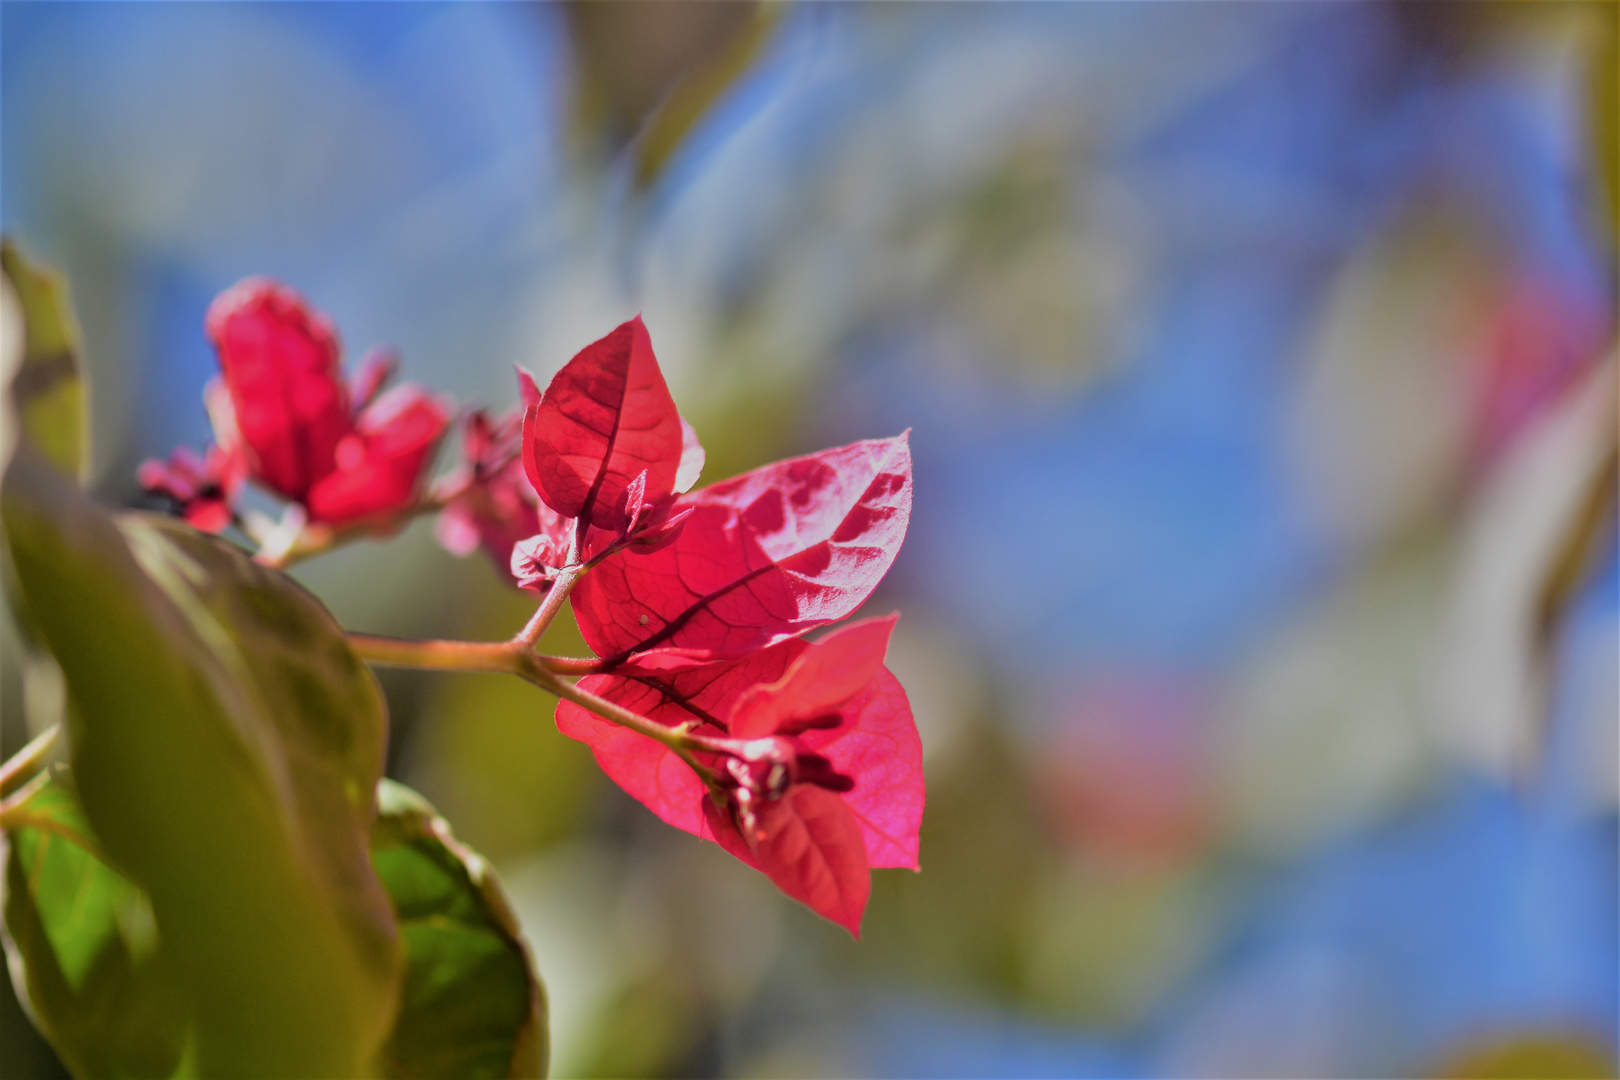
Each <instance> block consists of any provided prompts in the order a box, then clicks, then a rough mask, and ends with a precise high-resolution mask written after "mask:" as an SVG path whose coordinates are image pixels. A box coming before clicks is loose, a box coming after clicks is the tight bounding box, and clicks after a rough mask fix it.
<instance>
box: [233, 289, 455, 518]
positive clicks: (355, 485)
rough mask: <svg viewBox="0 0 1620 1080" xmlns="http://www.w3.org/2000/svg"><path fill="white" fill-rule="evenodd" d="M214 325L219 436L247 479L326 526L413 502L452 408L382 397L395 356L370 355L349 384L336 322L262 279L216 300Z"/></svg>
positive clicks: (395, 393) (418, 395) (414, 395)
mask: <svg viewBox="0 0 1620 1080" xmlns="http://www.w3.org/2000/svg"><path fill="white" fill-rule="evenodd" d="M207 329H208V336H209V338H210V339H211V340H212V341H213V343H214V347H215V349H216V351H217V352H218V354H219V363H220V370H221V372H222V378H223V391H217V390H211V391H210V393H209V395H208V405H209V415H210V416H211V417H212V418H213V421H214V431H215V438H216V439H217V440H218V442H219V444H220V446H221V447H222V448H223V449H225V450H226V452H227V453H234V454H238V455H240V458H241V460H242V461H243V463H244V467H245V469H246V471H247V473H248V475H250V476H251V477H252V478H253V479H255V480H257V481H259V482H260V483H262V484H264V485H265V486H266V487H268V488H269V489H270V490H272V491H274V492H276V493H277V494H280V495H283V496H285V497H286V498H288V499H291V500H293V501H295V502H298V503H302V504H303V505H304V506H305V508H306V509H307V510H308V512H309V517H310V519H311V520H312V521H320V522H326V523H328V524H344V523H347V522H352V521H357V520H360V519H364V518H374V517H378V516H385V515H388V514H390V513H393V512H395V511H399V510H403V509H405V508H406V507H408V506H409V505H411V504H412V503H413V502H414V501H415V499H416V497H417V493H418V490H419V487H420V484H421V480H422V475H423V473H424V471H425V470H426V469H427V467H428V465H429V464H430V463H431V461H432V457H433V451H434V449H435V448H436V447H437V445H438V440H439V438H440V437H441V436H442V435H443V433H444V430H445V428H446V427H447V426H448V424H449V410H448V408H447V407H446V406H445V404H444V403H443V402H441V401H439V400H438V399H437V398H435V397H433V396H432V395H429V394H428V393H427V392H426V391H424V390H422V389H421V388H419V387H415V386H408V385H407V386H401V387H398V388H396V389H394V390H392V391H389V392H388V393H385V394H382V396H380V397H378V396H377V395H378V393H379V392H380V391H381V390H382V387H383V385H384V383H386V382H387V380H388V379H389V378H390V377H391V376H392V375H393V373H394V371H395V369H396V368H397V366H398V360H397V358H395V357H394V355H393V354H392V353H390V352H387V351H378V352H374V353H373V354H372V355H370V356H368V357H367V358H366V360H365V361H363V362H362V363H361V365H360V368H359V370H358V371H357V372H356V375H355V380H354V384H353V386H352V387H351V386H349V385H345V383H344V382H343V379H342V371H341V369H340V367H339V359H340V356H341V348H340V346H339V343H338V338H337V334H336V332H335V331H334V330H333V329H332V325H331V323H330V322H329V321H328V320H327V319H326V317H325V316H323V315H321V314H320V313H319V312H317V311H315V310H314V309H313V308H311V307H310V306H309V305H308V304H306V303H305V302H304V300H303V298H302V297H300V296H299V295H298V294H297V293H295V292H293V291H292V290H291V289H289V288H287V287H286V286H283V285H280V284H278V283H276V282H273V281H269V280H267V279H264V278H249V279H248V280H246V281H243V282H241V283H240V284H238V285H235V286H233V287H232V288H230V289H227V290H226V291H225V292H223V293H221V294H220V295H219V296H218V297H216V298H215V300H214V302H213V304H212V305H210V306H209V309H208V317H207ZM374 398H375V400H373V399H374ZM357 413H358V415H356V414H357Z"/></svg>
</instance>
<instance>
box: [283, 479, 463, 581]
mask: <svg viewBox="0 0 1620 1080" xmlns="http://www.w3.org/2000/svg"><path fill="white" fill-rule="evenodd" d="M467 486H468V485H465V484H463V485H462V486H461V487H459V488H456V489H455V490H452V491H447V492H429V493H428V494H425V495H423V496H422V497H420V498H419V499H417V500H416V502H414V503H412V504H411V505H410V506H408V507H406V508H405V509H403V510H396V511H392V512H390V513H388V514H386V515H383V516H380V517H372V518H366V519H362V520H360V521H354V522H350V523H348V524H346V525H343V526H340V527H337V528H333V527H332V526H330V525H323V524H321V523H319V522H306V523H304V524H303V525H302V526H301V527H300V528H299V530H298V533H297V535H296V536H294V537H293V538H292V540H291V542H290V543H288V544H286V545H285V547H284V548H283V549H282V550H276V549H275V548H261V549H260V551H259V553H258V554H257V555H255V556H253V561H254V562H256V563H258V564H259V565H260V566H268V567H271V568H273V569H276V570H285V569H287V568H288V567H289V566H292V565H294V564H295V563H301V562H303V561H304V560H305V559H313V558H314V557H315V556H317V555H324V554H326V553H327V552H328V551H331V550H333V549H334V548H339V547H342V546H343V545H344V544H346V543H348V542H349V541H351V540H357V539H361V538H364V537H368V536H370V537H378V536H390V535H392V534H394V533H396V532H398V531H399V530H400V529H403V528H404V527H405V526H406V525H407V524H409V523H410V521H411V519H412V518H416V517H420V516H422V515H423V514H434V513H437V512H438V511H440V510H443V509H444V507H445V504H446V503H448V502H450V501H451V500H452V499H454V498H456V497H457V496H459V495H460V494H461V493H462V492H463V491H465V490H466V488H467Z"/></svg>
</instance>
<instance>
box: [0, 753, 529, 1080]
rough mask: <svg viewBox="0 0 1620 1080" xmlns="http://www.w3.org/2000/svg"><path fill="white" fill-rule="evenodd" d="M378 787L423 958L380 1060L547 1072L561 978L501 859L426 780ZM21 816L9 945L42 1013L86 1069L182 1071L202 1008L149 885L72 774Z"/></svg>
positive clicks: (390, 849)
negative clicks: (512, 900) (532, 932)
mask: <svg viewBox="0 0 1620 1080" xmlns="http://www.w3.org/2000/svg"><path fill="white" fill-rule="evenodd" d="M377 799H378V804H379V813H378V815H377V818H376V821H375V824H374V825H373V827H372V833H371V860H372V864H373V865H374V866H375V867H376V870H377V873H378V875H379V877H380V878H381V880H382V882H383V884H384V886H385V887H386V888H387V890H388V893H389V897H390V899H391V900H392V902H393V906H394V909H395V911H396V912H397V913H398V918H399V925H400V928H401V931H402V937H403V940H404V943H405V946H406V950H407V953H408V960H407V973H406V977H405V982H404V991H403V994H402V995H401V998H400V1002H399V1013H398V1015H397V1016H396V1017H395V1020H394V1028H393V1033H392V1034H391V1035H390V1036H389V1039H388V1042H387V1043H386V1044H385V1046H384V1047H383V1050H382V1052H381V1053H380V1054H379V1056H378V1066H377V1070H376V1071H377V1072H379V1073H381V1074H382V1075H385V1076H392V1077H401V1078H413V1080H430V1078H433V1077H454V1078H458V1080H459V1078H465V1080H479V1078H484V1077H488V1078H492V1080H496V1078H506V1077H534V1076H543V1075H545V1068H546V1057H547V1039H546V999H545V992H544V990H543V989H542V988H541V986H540V983H539V981H538V979H536V978H535V976H534V973H533V965H532V963H531V962H530V959H529V954H528V949H527V948H526V946H525V945H524V943H523V939H522V936H521V934H520V932H519V930H518V925H517V920H516V919H515V918H514V917H513V915H512V911H511V907H510V906H509V905H508V903H507V901H506V898H505V896H504V895H503V894H502V892H501V889H500V885H499V883H498V882H497V881H496V880H495V876H494V874H493V872H492V871H491V870H490V869H489V866H488V865H487V864H486V863H485V862H484V860H483V859H482V858H480V857H479V855H478V854H477V853H476V852H473V851H470V850H468V849H467V848H466V847H464V846H462V845H461V844H459V843H457V842H456V840H455V839H454V838H453V837H452V836H451V835H450V827H449V825H448V824H446V822H445V821H444V819H443V818H441V817H439V815H438V814H437V813H436V812H435V811H434V809H433V807H432V806H430V805H429V804H428V803H427V802H426V801H425V800H424V799H423V798H422V797H421V796H420V795H418V794H416V793H415V792H414V791H412V790H410V789H409V788H407V787H405V786H403V785H401V784H397V783H394V782H393V781H391V780H383V781H382V782H381V783H380V784H379V785H378V788H377ZM7 820H8V826H9V827H8V830H7V836H8V841H9V851H8V855H7V858H6V868H5V873H6V912H5V914H6V920H5V927H6V931H7V939H6V948H7V951H8V952H9V953H10V954H11V955H12V958H13V959H12V966H13V970H14V971H15V972H16V973H17V977H18V979H19V982H20V987H19V988H20V989H21V990H23V991H24V993H23V994H22V995H20V996H21V997H22V998H23V1000H24V1001H25V1003H26V1004H27V1005H28V1006H29V1007H30V1009H31V1011H32V1013H33V1018H34V1021H35V1024H36V1025H37V1026H38V1027H39V1028H40V1030H42V1031H43V1032H44V1033H45V1034H46V1035H47V1036H48V1037H49V1038H50V1040H51V1043H52V1045H53V1046H55V1047H56V1050H57V1053H58V1054H60V1055H61V1057H62V1059H63V1060H64V1061H65V1062H66V1063H67V1064H68V1066H69V1068H71V1069H72V1070H73V1072H74V1074H75V1075H79V1076H141V1077H167V1076H174V1075H176V1074H177V1072H179V1071H181V1070H182V1062H183V1061H184V1051H185V1048H186V1040H187V1037H188V1034H189V1032H190V1030H191V1026H192V1016H191V1010H190V1008H189V1007H188V1005H187V1003H186V1000H185V997H184V994H183V989H182V987H181V985H180V983H179V982H178V980H177V978H176V975H175V972H174V970H173V968H172V964H171V962H170V961H169V959H168V956H167V954H166V953H165V951H164V949H162V948H161V947H160V946H161V942H160V940H159V936H158V930H157V926H156V924H155V922H154V920H153V913H152V907H151V903H150V901H149V900H148V899H147V896H146V893H145V892H143V891H142V890H141V889H140V887H139V886H137V885H135V884H134V883H133V882H131V881H130V880H129V879H128V878H127V877H125V876H124V875H122V874H120V873H119V872H118V871H117V870H114V869H112V868H111V867H110V866H109V865H108V864H107V861H106V858H107V857H106V856H105V855H103V854H101V852H100V850H99V846H98V843H97V841H96V839H95V837H94V833H93V832H92V830H91V827H90V822H89V821H88V820H87V819H86V818H85V816H84V812H83V810H81V809H80V807H79V802H78V799H77V797H76V795H75V794H74V790H73V786H72V784H71V782H70V780H69V774H68V773H67V772H66V771H63V772H61V773H59V774H58V775H57V776H55V777H52V778H50V779H48V780H46V781H45V782H44V783H43V784H42V786H40V787H39V788H38V789H36V790H34V791H32V792H31V793H30V794H28V795H27V796H26V797H25V798H24V799H23V800H22V801H21V803H20V805H18V806H17V807H16V808H15V809H12V810H8V812H7ZM186 1071H189V1070H186Z"/></svg>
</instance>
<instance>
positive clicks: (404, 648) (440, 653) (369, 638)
mask: <svg viewBox="0 0 1620 1080" xmlns="http://www.w3.org/2000/svg"><path fill="white" fill-rule="evenodd" d="M348 639H349V647H350V648H352V649H353V650H354V651H355V654H356V655H358V656H359V657H360V658H361V659H362V660H369V661H371V662H372V663H374V664H382V665H384V666H386V667H412V668H431V669H433V670H436V671H505V672H509V673H511V674H514V675H515V674H517V673H518V671H519V668H521V667H522V660H521V653H520V651H519V650H518V649H516V648H513V646H512V643H511V642H509V641H412V640H410V639H408V638H395V637H382V636H380V635H376V634H349V635H348Z"/></svg>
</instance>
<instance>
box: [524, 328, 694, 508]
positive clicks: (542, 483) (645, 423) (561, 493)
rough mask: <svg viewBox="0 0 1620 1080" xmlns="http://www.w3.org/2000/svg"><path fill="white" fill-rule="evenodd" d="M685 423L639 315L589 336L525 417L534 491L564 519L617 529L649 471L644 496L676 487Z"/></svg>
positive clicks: (652, 496)
mask: <svg viewBox="0 0 1620 1080" xmlns="http://www.w3.org/2000/svg"><path fill="white" fill-rule="evenodd" d="M683 440H684V430H683V427H682V424H681V417H680V414H679V413H678V412H676V410H675V402H674V401H673V400H672V399H671V398H670V396H669V388H668V387H667V386H665V385H664V375H663V372H661V371H659V370H658V361H657V359H656V358H655V357H654V356H653V350H652V341H651V339H650V338H649V337H648V336H647V328H646V326H644V325H643V324H642V321H641V316H639V315H638V316H636V317H635V318H633V319H631V320H630V321H629V322H627V323H624V324H622V325H620V326H619V327H618V328H617V329H615V330H614V331H613V332H612V333H610V334H608V335H607V336H606V337H604V338H602V339H601V340H599V341H595V342H592V343H591V344H589V345H587V346H585V348H583V349H581V350H580V351H579V353H578V354H577V355H576V356H575V357H574V358H573V359H572V360H570V361H568V363H567V364H565V365H563V368H562V370H561V371H559V372H557V374H556V375H554V376H553V377H552V379H551V383H550V385H549V386H547V387H546V390H545V393H544V395H542V396H541V399H540V401H539V403H538V404H537V405H536V406H535V407H534V408H532V409H530V410H528V412H527V415H526V416H525V418H524V424H523V463H524V466H525V468H526V469H527V470H528V474H529V482H530V483H531V484H533V485H534V489H535V491H537V492H539V494H540V498H541V500H542V501H544V502H545V503H546V505H548V506H550V507H551V508H552V509H553V510H555V511H557V513H559V514H561V515H563V516H564V517H571V518H583V519H584V520H585V522H586V523H587V524H588V525H592V526H595V527H597V528H600V529H607V530H610V531H622V530H623V529H624V527H625V525H626V522H625V520H624V517H623V495H624V492H625V488H626V487H627V486H629V484H630V483H631V481H633V480H635V478H636V477H637V476H638V475H640V474H642V473H645V474H646V481H645V484H646V491H645V498H646V500H647V501H648V502H657V501H659V500H660V499H663V498H665V497H666V496H668V495H670V494H671V493H673V492H674V490H675V475H676V473H677V472H679V471H680V463H681V448H682V443H683Z"/></svg>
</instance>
